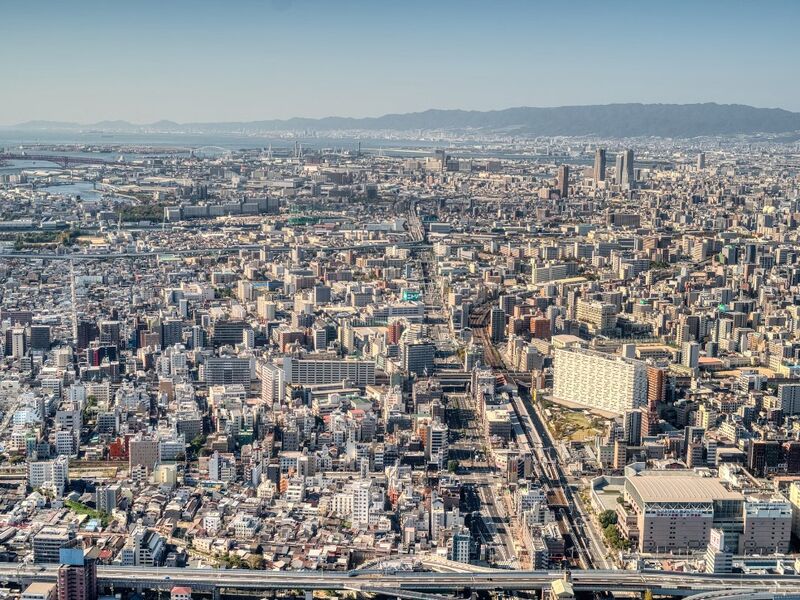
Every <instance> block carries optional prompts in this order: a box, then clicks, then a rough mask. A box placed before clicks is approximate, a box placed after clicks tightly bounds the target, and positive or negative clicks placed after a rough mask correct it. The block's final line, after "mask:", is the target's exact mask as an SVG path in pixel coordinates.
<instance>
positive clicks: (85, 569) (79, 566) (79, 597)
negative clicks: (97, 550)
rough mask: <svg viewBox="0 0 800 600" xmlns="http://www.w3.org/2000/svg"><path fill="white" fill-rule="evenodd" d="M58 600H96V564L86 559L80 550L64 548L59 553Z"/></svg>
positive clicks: (92, 560)
mask: <svg viewBox="0 0 800 600" xmlns="http://www.w3.org/2000/svg"><path fill="white" fill-rule="evenodd" d="M59 557H60V560H61V566H60V567H59V568H58V600H96V599H97V562H96V561H95V560H94V559H91V558H86V557H85V556H84V554H83V549H82V548H65V549H62V550H61V551H60V553H59Z"/></svg>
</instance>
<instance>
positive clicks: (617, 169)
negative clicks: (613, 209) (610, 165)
mask: <svg viewBox="0 0 800 600" xmlns="http://www.w3.org/2000/svg"><path fill="white" fill-rule="evenodd" d="M623 166H624V165H623V157H622V153H621V152H620V153H619V154H617V158H616V161H615V162H614V183H616V184H617V185H622V168H623Z"/></svg>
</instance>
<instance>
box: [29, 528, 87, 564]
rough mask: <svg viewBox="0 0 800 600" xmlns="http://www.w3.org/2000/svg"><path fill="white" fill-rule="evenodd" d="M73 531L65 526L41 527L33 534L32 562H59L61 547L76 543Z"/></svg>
mask: <svg viewBox="0 0 800 600" xmlns="http://www.w3.org/2000/svg"><path fill="white" fill-rule="evenodd" d="M77 541H78V540H77V539H76V537H75V532H74V531H71V530H69V529H67V528H66V527H52V526H45V527H42V528H41V529H40V530H39V531H38V533H36V535H34V536H33V562H34V563H36V564H42V563H59V562H61V549H62V548H74V547H75V546H76V544H77Z"/></svg>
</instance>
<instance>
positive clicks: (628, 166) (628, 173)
mask: <svg viewBox="0 0 800 600" xmlns="http://www.w3.org/2000/svg"><path fill="white" fill-rule="evenodd" d="M635 182H636V178H635V175H634V171H633V150H625V153H624V154H623V155H622V180H621V181H620V184H621V185H623V186H628V187H632V186H633V184H634V183H635Z"/></svg>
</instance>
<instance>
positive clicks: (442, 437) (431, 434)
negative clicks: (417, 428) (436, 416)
mask: <svg viewBox="0 0 800 600" xmlns="http://www.w3.org/2000/svg"><path fill="white" fill-rule="evenodd" d="M447 435H448V429H447V425H445V424H444V423H442V422H439V421H436V422H434V423H431V424H430V425H429V426H428V428H427V431H426V434H425V458H427V459H428V460H429V461H437V462H438V463H439V466H440V467H441V466H443V465H444V463H445V462H446V461H447V449H448V445H447Z"/></svg>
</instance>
